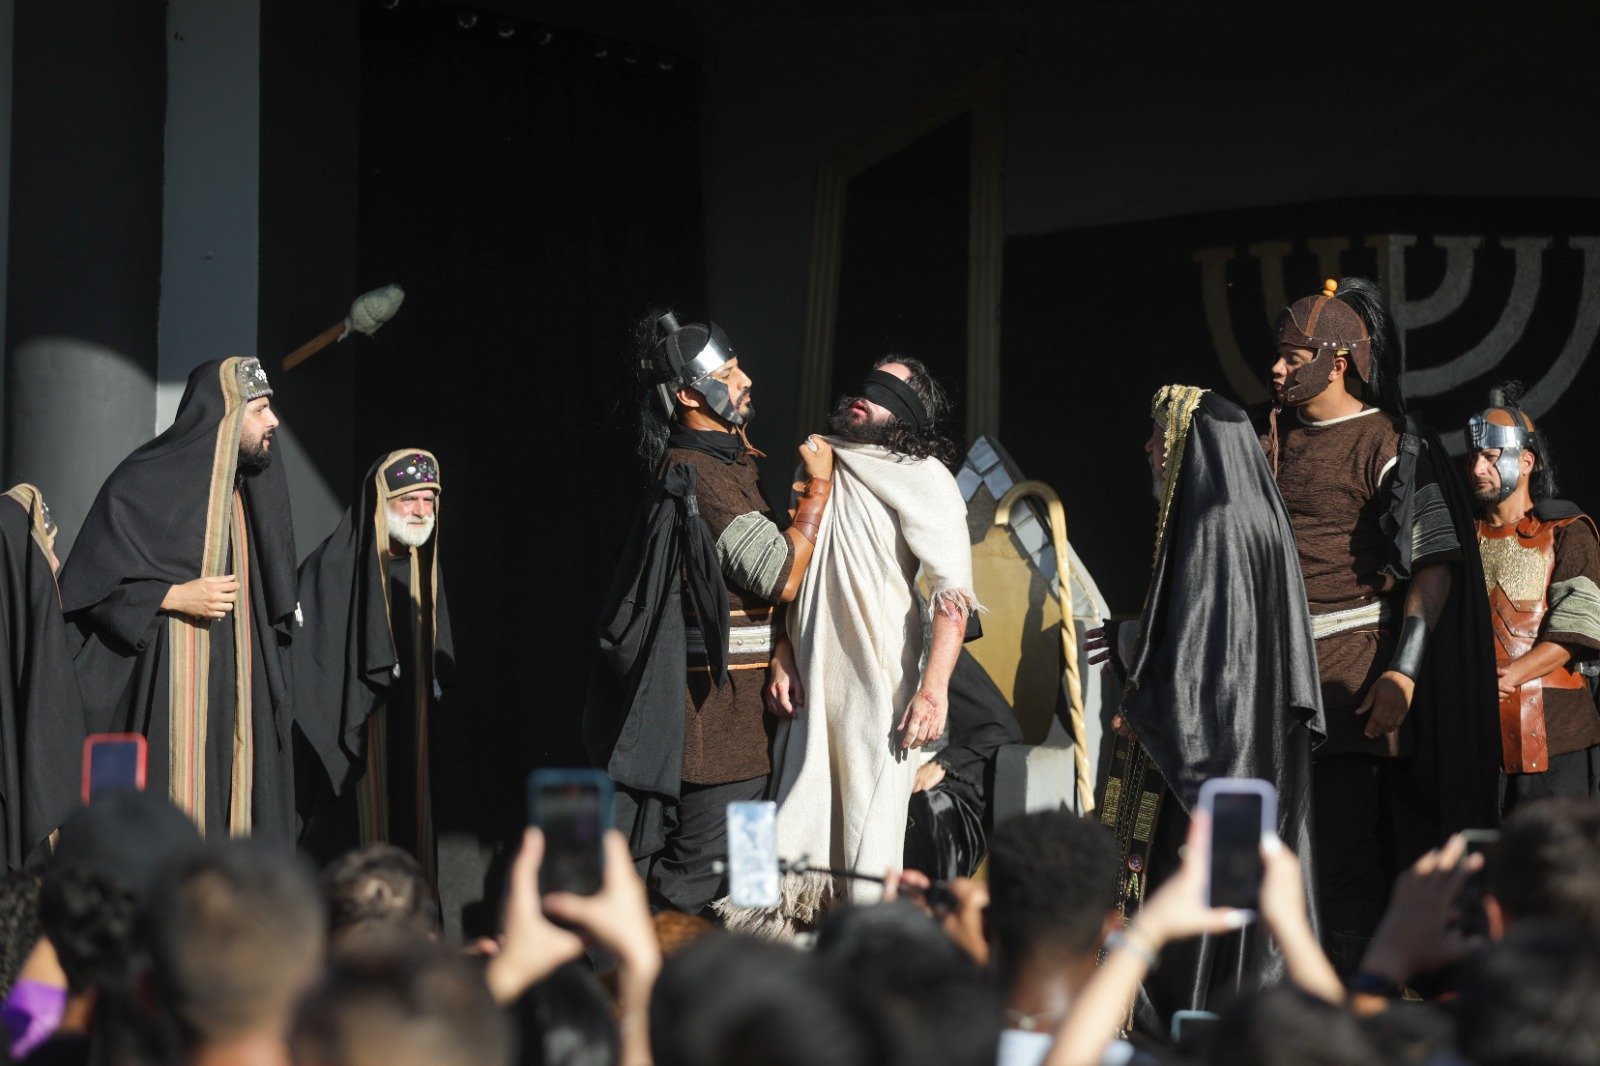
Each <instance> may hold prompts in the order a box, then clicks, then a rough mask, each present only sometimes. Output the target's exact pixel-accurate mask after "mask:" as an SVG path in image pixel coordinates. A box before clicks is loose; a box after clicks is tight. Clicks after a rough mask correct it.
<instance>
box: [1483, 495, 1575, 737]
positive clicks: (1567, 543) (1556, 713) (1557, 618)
mask: <svg viewBox="0 0 1600 1066" xmlns="http://www.w3.org/2000/svg"><path fill="white" fill-rule="evenodd" d="M1521 528H1522V527H1521V526H1518V527H1505V528H1502V529H1498V530H1491V529H1489V528H1488V527H1487V526H1486V525H1485V524H1484V523H1483V522H1482V521H1481V520H1480V521H1479V523H1478V545H1479V550H1480V553H1481V554H1482V555H1483V557H1484V570H1483V572H1484V581H1485V583H1486V584H1487V585H1488V586H1489V588H1490V590H1491V591H1492V590H1493V588H1494V585H1495V583H1496V582H1497V581H1499V582H1500V583H1501V584H1504V585H1506V586H1508V589H1507V591H1508V592H1510V593H1513V594H1516V595H1517V596H1518V598H1523V599H1536V598H1538V597H1537V596H1524V595H1522V593H1523V592H1525V591H1529V590H1523V589H1519V588H1515V587H1511V586H1513V585H1514V584H1515V580H1514V579H1513V578H1512V577H1511V575H1510V574H1503V573H1501V572H1500V571H1501V570H1503V569H1508V568H1509V569H1515V564H1508V565H1507V566H1502V565H1499V561H1500V558H1501V556H1503V555H1504V554H1505V552H1506V550H1507V549H1511V548H1512V542H1514V541H1515V539H1516V536H1517V532H1518V530H1519V529H1521ZM1530 554H1531V553H1530ZM1539 563H1540V570H1539V573H1538V583H1539V585H1540V589H1539V593H1540V595H1547V594H1548V593H1549V592H1550V591H1552V590H1558V589H1560V587H1561V586H1562V585H1563V584H1565V583H1569V582H1577V581H1580V580H1582V581H1586V582H1587V583H1588V587H1589V588H1595V587H1597V586H1600V539H1597V538H1596V536H1595V529H1594V524H1593V521H1592V520H1591V519H1589V518H1588V517H1587V516H1583V517H1581V518H1579V519H1578V520H1577V521H1573V522H1568V523H1566V524H1564V525H1562V526H1561V527H1560V528H1559V529H1557V530H1556V531H1555V569H1554V570H1552V571H1550V575H1549V576H1550V581H1549V585H1548V588H1546V587H1545V586H1544V577H1545V572H1544V566H1545V564H1544V560H1543V559H1541V560H1539ZM1574 599H1575V600H1581V599H1582V596H1581V595H1580V596H1578V597H1574ZM1552 606H1555V605H1554V604H1552ZM1552 623H1553V624H1552ZM1539 640H1540V641H1551V642H1554V643H1557V644H1561V645H1564V646H1565V647H1566V648H1567V650H1568V651H1569V652H1571V653H1572V659H1571V661H1570V662H1568V663H1567V666H1568V668H1573V667H1576V666H1577V665H1578V663H1580V662H1582V661H1583V660H1585V659H1592V658H1594V657H1595V656H1596V654H1597V653H1600V615H1597V614H1596V613H1595V612H1594V610H1593V609H1592V607H1589V606H1588V605H1587V604H1586V605H1585V606H1584V607H1583V608H1581V609H1580V610H1579V611H1577V612H1574V611H1573V610H1571V609H1569V610H1566V611H1562V612H1560V613H1555V614H1549V613H1547V614H1546V615H1545V619H1544V623H1543V625H1542V626H1541V631H1540V634H1539ZM1544 726H1545V742H1546V744H1547V745H1548V748H1549V753H1550V755H1551V756H1556V755H1567V754H1570V753H1571V752H1574V751H1582V750H1583V749H1585V748H1590V747H1593V746H1594V745H1596V744H1600V712H1597V711H1596V708H1595V703H1594V697H1593V696H1592V695H1591V694H1590V691H1589V687H1588V686H1587V685H1584V686H1582V687H1580V688H1546V689H1545V690H1544Z"/></svg>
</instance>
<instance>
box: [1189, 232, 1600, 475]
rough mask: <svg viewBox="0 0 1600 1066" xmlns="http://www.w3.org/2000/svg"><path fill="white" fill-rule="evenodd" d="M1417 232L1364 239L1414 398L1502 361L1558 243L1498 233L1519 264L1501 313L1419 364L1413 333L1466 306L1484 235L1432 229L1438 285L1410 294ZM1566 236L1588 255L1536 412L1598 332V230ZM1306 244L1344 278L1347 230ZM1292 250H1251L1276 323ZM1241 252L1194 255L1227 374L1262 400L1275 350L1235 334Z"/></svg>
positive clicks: (1320, 267)
mask: <svg viewBox="0 0 1600 1066" xmlns="http://www.w3.org/2000/svg"><path fill="white" fill-rule="evenodd" d="M1419 239H1420V238H1419V237H1417V236H1416V235H1412V234H1395V233H1389V234H1378V235H1375V236H1367V237H1364V238H1363V244H1364V246H1365V247H1366V248H1368V249H1371V250H1372V251H1374V252H1375V253H1376V255H1377V265H1378V271H1377V272H1378V283H1379V285H1380V286H1382V287H1383V289H1384V291H1385V292H1386V293H1387V295H1388V298H1389V308H1390V311H1391V313H1392V314H1393V316H1394V321H1395V326H1396V329H1397V331H1398V332H1399V334H1400V359H1401V374H1402V377H1401V382H1402V385H1403V387H1404V389H1405V393H1406V396H1407V397H1409V398H1411V399H1426V398H1428V397H1433V396H1439V395H1442V394H1444V393H1447V392H1450V391H1451V390H1453V389H1456V388H1460V387H1461V386H1464V385H1469V384H1471V383H1472V382H1473V381H1475V380H1477V379H1480V378H1486V377H1488V376H1489V375H1490V374H1491V373H1492V372H1493V371H1494V370H1495V369H1496V368H1497V367H1499V366H1500V364H1501V363H1502V362H1504V360H1505V358H1506V356H1507V355H1508V354H1510V353H1511V351H1512V350H1513V349H1514V348H1515V347H1516V346H1517V343H1518V342H1519V341H1521V340H1522V337H1523V334H1524V332H1525V331H1526V330H1527V327H1528V322H1529V320H1530V318H1531V317H1532V316H1533V312H1534V308H1535V305H1536V304H1537V303H1538V299H1539V294H1540V290H1541V287H1542V286H1543V284H1544V280H1545V279H1544V266H1545V253H1546V252H1547V251H1549V249H1550V248H1551V247H1552V246H1553V245H1554V244H1555V238H1552V237H1502V238H1500V239H1499V240H1498V241H1497V242H1496V243H1497V244H1498V246H1499V247H1500V248H1503V249H1505V250H1506V251H1509V252H1510V253H1511V254H1512V257H1513V265H1512V278H1511V287H1510V293H1509V295H1508V296H1507V298H1506V301H1505V304H1504V306H1503V307H1502V308H1501V309H1500V314H1499V318H1498V320H1497V321H1496V322H1495V324H1494V325H1493V326H1492V327H1491V328H1489V329H1488V331H1487V332H1485V333H1484V334H1483V335H1482V336H1481V337H1480V338H1479V339H1477V340H1476V341H1475V342H1474V343H1472V344H1471V345H1470V346H1469V347H1467V348H1466V350H1465V351H1462V352H1460V354H1457V355H1454V356H1452V357H1451V358H1450V359H1448V360H1446V361H1445V362H1443V363H1438V364H1435V365H1429V366H1412V365H1411V364H1410V360H1409V357H1408V349H1409V347H1410V344H1409V338H1410V336H1411V334H1413V333H1414V332H1416V331H1418V330H1422V329H1424V328H1426V327H1428V326H1433V325H1436V324H1439V323H1442V322H1446V321H1447V320H1449V319H1450V317H1451V316H1452V315H1455V314H1456V313H1457V312H1459V311H1460V310H1461V309H1462V308H1463V307H1464V306H1466V304H1467V299H1468V296H1469V295H1470V293H1471V290H1472V281H1473V275H1474V273H1475V272H1476V268H1477V264H1478V254H1479V252H1480V250H1481V249H1482V248H1483V247H1484V243H1485V238H1483V237H1472V236H1461V237H1457V236H1435V237H1431V238H1429V239H1430V240H1431V242H1432V243H1433V245H1434V246H1435V247H1436V248H1438V249H1440V250H1442V251H1443V253H1444V260H1445V267H1444V277H1443V280H1441V281H1440V282H1439V284H1438V286H1437V287H1436V288H1435V289H1434V290H1433V291H1432V292H1431V293H1428V294H1427V295H1426V296H1421V297H1415V298H1413V297H1410V296H1408V295H1407V291H1408V290H1407V285H1406V251H1407V249H1410V248H1413V247H1415V246H1416V245H1417V243H1418V241H1419ZM1565 243H1566V245H1567V246H1568V247H1570V248H1572V249H1573V250H1575V251H1578V252H1581V253H1582V255H1583V275H1582V280H1581V282H1580V291H1579V299H1578V308H1577V313H1576V315H1575V317H1574V319H1573V323H1572V328H1571V331H1570V332H1569V333H1568V336H1567V339H1566V343H1565V345H1563V347H1562V349H1561V351H1560V354H1558V355H1557V356H1556V358H1555V360H1554V362H1553V363H1551V364H1550V366H1549V369H1548V370H1547V371H1546V372H1545V373H1544V375H1543V376H1542V377H1540V378H1539V379H1538V381H1537V382H1535V383H1534V384H1533V386H1532V387H1531V388H1530V389H1529V390H1528V392H1527V393H1526V394H1525V395H1524V397H1523V401H1522V402H1523V407H1524V409H1525V410H1526V411H1527V412H1528V413H1529V414H1530V415H1532V416H1533V417H1534V418H1539V417H1540V416H1542V415H1543V414H1544V413H1545V412H1547V411H1549V410H1550V408H1551V407H1553V406H1554V405H1555V403H1556V401H1557V400H1559V399H1560V398H1561V396H1562V395H1563V394H1564V393H1565V392H1566V391H1567V388H1568V387H1569V386H1571V384H1572V382H1573V380H1574V379H1575V378H1576V377H1577V376H1578V372H1579V371H1580V370H1582V369H1583V365H1584V362H1585V361H1586V360H1587V359H1588V358H1589V353H1590V352H1591V351H1593V349H1594V343H1595V338H1596V336H1597V335H1600V237H1568V238H1566V242H1565ZM1305 247H1306V250H1307V251H1309V252H1310V253H1311V254H1312V255H1313V256H1314V257H1315V258H1316V261H1317V271H1318V276H1319V277H1339V276H1340V275H1341V274H1342V273H1343V271H1342V270H1341V260H1342V259H1343V257H1344V256H1345V254H1346V253H1348V252H1350V251H1351V242H1350V240H1349V239H1348V238H1345V237H1313V238H1310V239H1308V240H1306V241H1305ZM1294 250H1295V246H1294V244H1293V242H1291V241H1265V242H1261V243H1257V244H1251V245H1249V246H1247V249H1246V251H1247V252H1248V254H1249V255H1250V256H1251V257H1253V258H1254V259H1255V260H1256V261H1257V263H1258V264H1259V266H1260V271H1261V295H1262V298H1263V311H1264V313H1265V315H1266V323H1267V327H1268V329H1269V330H1270V329H1272V328H1274V327H1275V326H1276V322H1277V315H1278V312H1279V310H1280V309H1282V308H1283V307H1286V306H1287V305H1288V304H1289V302H1290V301H1289V294H1288V293H1287V291H1286V284H1287V282H1286V280H1285V271H1284V263H1285V260H1286V259H1287V258H1288V257H1289V255H1290V254H1291V253H1292V252H1293V251H1294ZM1237 251H1238V250H1237V248H1235V247H1218V248H1201V249H1199V250H1198V251H1196V252H1195V253H1194V256H1193V258H1194V261H1195V262H1196V263H1198V264H1199V266H1200V290H1201V297H1202V300H1203V302H1204V305H1205V312H1206V323H1207V326H1208V327H1209V329H1210V332H1211V341H1212V344H1213V345H1214V346H1215V348H1216V351H1217V358H1218V361H1219V362H1220V363H1221V365H1222V370H1223V373H1224V375H1225V376H1226V377H1227V380H1228V384H1229V385H1230V386H1231V387H1232V388H1233V390H1234V391H1235V393H1236V394H1237V395H1238V396H1239V397H1240V399H1242V400H1243V401H1245V402H1246V403H1256V402H1260V401H1264V400H1266V399H1267V398H1268V392H1267V387H1266V384H1265V370H1266V365H1267V364H1268V363H1269V362H1270V361H1271V356H1270V352H1269V351H1258V350H1257V348H1258V347H1259V346H1258V345H1254V344H1252V346H1251V356H1250V358H1246V356H1245V354H1244V351H1243V350H1242V349H1241V347H1240V343H1239V340H1238V339H1237V336H1236V334H1235V329H1234V322H1233V314H1232V311H1231V308H1230V306H1229V298H1228V276H1227V272H1228V264H1229V263H1231V262H1232V261H1233V260H1234V259H1235V258H1236V257H1237ZM1297 295H1299V294H1297ZM1254 332H1255V331H1253V330H1252V331H1251V333H1254ZM1442 438H1443V441H1444V444H1445V446H1446V447H1447V448H1448V449H1449V450H1450V452H1451V453H1452V454H1455V455H1459V454H1461V453H1463V452H1464V451H1465V450H1466V446H1467V445H1466V435H1465V432H1464V431H1463V430H1460V429H1456V430H1453V431H1450V432H1447V433H1444V434H1442Z"/></svg>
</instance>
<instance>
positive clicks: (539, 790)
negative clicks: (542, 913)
mask: <svg viewBox="0 0 1600 1066" xmlns="http://www.w3.org/2000/svg"><path fill="white" fill-rule="evenodd" d="M611 795H612V786H611V779H610V778H609V777H607V776H606V775H605V773H604V772H602V771H600V770H535V771H534V772H533V773H531V774H529V775H528V821H529V822H530V823H531V824H533V825H536V826H538V827H539V828H540V829H542V830H544V861H543V862H541V863H540V864H539V893H540V895H543V894H545V893H547V892H576V893H577V894H579V895H581V896H592V895H594V894H595V893H596V892H599V891H600V886H601V884H602V883H603V881H604V880H605V871H606V860H605V849H604V843H605V832H606V828H607V827H608V826H610V825H611Z"/></svg>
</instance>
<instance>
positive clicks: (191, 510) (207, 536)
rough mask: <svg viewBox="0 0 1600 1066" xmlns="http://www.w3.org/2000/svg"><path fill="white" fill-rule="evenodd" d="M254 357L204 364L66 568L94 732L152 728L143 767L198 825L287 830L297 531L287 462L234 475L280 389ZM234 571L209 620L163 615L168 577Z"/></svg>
mask: <svg viewBox="0 0 1600 1066" xmlns="http://www.w3.org/2000/svg"><path fill="white" fill-rule="evenodd" d="M271 391H272V390H271V389H270V387H269V386H268V384H267V377H266V374H265V373H264V372H263V371H262V369H261V364H260V363H259V362H258V361H257V360H255V359H253V358H242V357H234V358H230V359H223V360H215V361H212V362H209V363H205V364H202V365H201V366H198V367H196V368H195V370H194V372H193V373H191V374H190V375H189V384H188V387H187V388H186V389H185V390H184V393H183V399H182V400H181V401H180V402H179V405H178V414H177V417H176V418H175V419H174V421H173V423H172V426H171V427H170V428H168V429H167V431H166V432H165V433H163V434H161V435H160V436H159V437H157V438H155V439H154V440H152V441H150V442H149V443H148V444H145V445H143V446H142V447H140V448H139V449H137V450H136V451H135V452H134V453H133V454H132V455H130V456H128V457H127V458H126V459H124V460H123V461H122V462H121V464H119V465H118V466H117V468H116V469H115V470H113V471H112V473H111V476H110V477H109V478H107V479H106V483H105V485H104V486H102V487H101V489H100V495H99V496H97V497H96V498H95V501H94V506H93V507H91V508H90V510H89V516H88V518H86V519H85V520H84V524H83V530H82V531H81V532H80V533H79V534H78V539H77V542H76V543H75V544H74V545H73V549H72V557H71V558H70V559H68V560H67V564H66V566H65V567H64V568H63V569H62V572H61V598H62V609H63V610H64V611H65V613H66V615H67V618H68V619H69V620H70V621H72V622H73V623H74V624H76V626H77V627H78V630H79V633H80V635H81V640H82V645H81V647H80V648H79V650H78V652H77V658H76V666H77V672H78V681H79V687H80V688H81V689H82V691H83V694H84V713H85V720H86V725H87V727H88V729H89V731H90V732H105V731H116V732H132V733H143V734H144V735H145V736H146V737H148V738H149V741H150V765H149V772H148V775H147V777H146V781H147V787H148V788H150V789H151V790H161V791H166V792H167V793H168V795H169V796H170V797H171V799H172V802H173V803H174V804H175V805H176V806H177V807H178V809H179V810H182V811H183V812H184V813H186V814H188V815H189V816H190V817H191V818H193V819H194V820H195V822H196V823H197V824H198V825H199V826H200V828H201V830H202V831H204V832H206V833H208V834H213V835H220V834H225V833H232V834H235V835H242V834H246V833H251V832H255V833H259V834H263V835H267V836H272V837H276V838H281V839H285V840H287V839H292V837H293V833H294V803H293V770H292V756H291V749H290V746H289V728H290V725H291V723H292V721H293V705H292V694H293V685H292V669H293V667H292V663H291V662H290V655H289V643H290V640H291V639H292V637H293V627H294V622H295V588H294V564H295V547H294V526H293V524H292V522H291V520H290V516H289V492H288V486H287V483H286V481H285V479H284V469H283V460H282V458H281V457H277V458H275V459H274V461H273V462H272V463H271V464H270V465H268V467H267V468H266V469H265V470H262V471H260V472H259V473H256V474H252V475H241V474H240V473H239V471H238V469H237V464H238V458H239V429H240V425H241V423H242V421H243V419H244V408H245V405H246V404H247V403H249V402H250V400H252V399H255V398H256V397H259V396H267V395H270V394H271ZM228 574H233V575H235V576H236V577H237V578H238V581H239V597H238V601H237V604H236V605H235V607H234V610H233V611H232V612H231V613H230V614H229V615H228V616H227V617H225V618H222V619H220V620H218V621H216V622H212V623H209V624H208V623H205V622H200V621H195V620H192V619H189V618H185V617H180V616H178V615H175V614H168V613H164V612H162V610H161V602H162V600H163V599H164V598H165V596H166V594H167V591H168V589H169V588H171V587H172V586H173V585H180V584H183V583H184V582H187V581H192V580H194V579H195V578H198V577H222V576H226V575H228Z"/></svg>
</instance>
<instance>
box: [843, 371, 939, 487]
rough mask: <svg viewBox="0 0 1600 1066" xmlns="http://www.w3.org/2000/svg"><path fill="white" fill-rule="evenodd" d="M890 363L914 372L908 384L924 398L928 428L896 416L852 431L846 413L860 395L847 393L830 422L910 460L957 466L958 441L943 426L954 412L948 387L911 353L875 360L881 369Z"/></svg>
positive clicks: (855, 437) (851, 436)
mask: <svg viewBox="0 0 1600 1066" xmlns="http://www.w3.org/2000/svg"><path fill="white" fill-rule="evenodd" d="M890 363H899V364H900V365H901V366H903V367H905V368H906V369H907V370H909V371H911V378H910V380H908V381H907V382H906V384H907V385H909V386H910V387H911V391H912V392H914V393H916V394H917V398H918V399H919V400H921V401H922V409H923V410H924V411H926V412H927V414H928V425H927V427H926V428H923V429H918V428H917V427H915V426H911V425H907V424H906V423H904V422H901V421H900V420H899V419H894V420H892V421H890V422H887V423H883V424H881V425H875V426H871V427H867V428H866V429H865V431H864V432H862V431H860V430H858V431H856V432H850V431H848V430H847V429H846V427H848V426H849V425H850V422H849V418H848V416H847V414H846V412H847V411H849V409H850V405H851V404H853V403H854V402H855V401H856V400H857V399H858V397H855V396H844V397H841V398H840V400H839V402H838V403H837V404H836V405H834V409H833V415H832V416H831V417H830V418H829V424H830V425H831V426H832V428H833V430H834V432H836V433H839V434H840V435H841V436H844V437H846V438H848V439H851V440H857V441H860V442H862V443H866V444H878V445H882V446H883V447H885V448H887V449H889V451H890V452H891V453H892V454H894V455H903V456H905V457H907V458H910V459H937V460H939V461H940V462H941V463H943V464H944V465H945V466H949V467H953V466H955V464H956V458H957V456H956V443H955V441H953V440H951V439H950V438H949V437H947V436H945V435H944V433H943V432H942V431H941V426H940V422H941V421H942V420H943V419H944V417H945V416H946V415H947V414H949V413H950V398H949V396H948V395H947V394H946V393H945V390H944V386H942V385H940V384H939V382H938V379H936V378H935V377H934V376H933V372H932V371H931V370H929V369H928V366H927V364H926V363H924V362H923V361H922V360H920V359H913V358H911V357H910V356H905V355H886V356H884V357H883V358H882V359H879V360H878V361H877V362H876V363H873V364H872V369H873V370H880V369H882V368H883V367H885V366H887V365H889V364H890Z"/></svg>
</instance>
